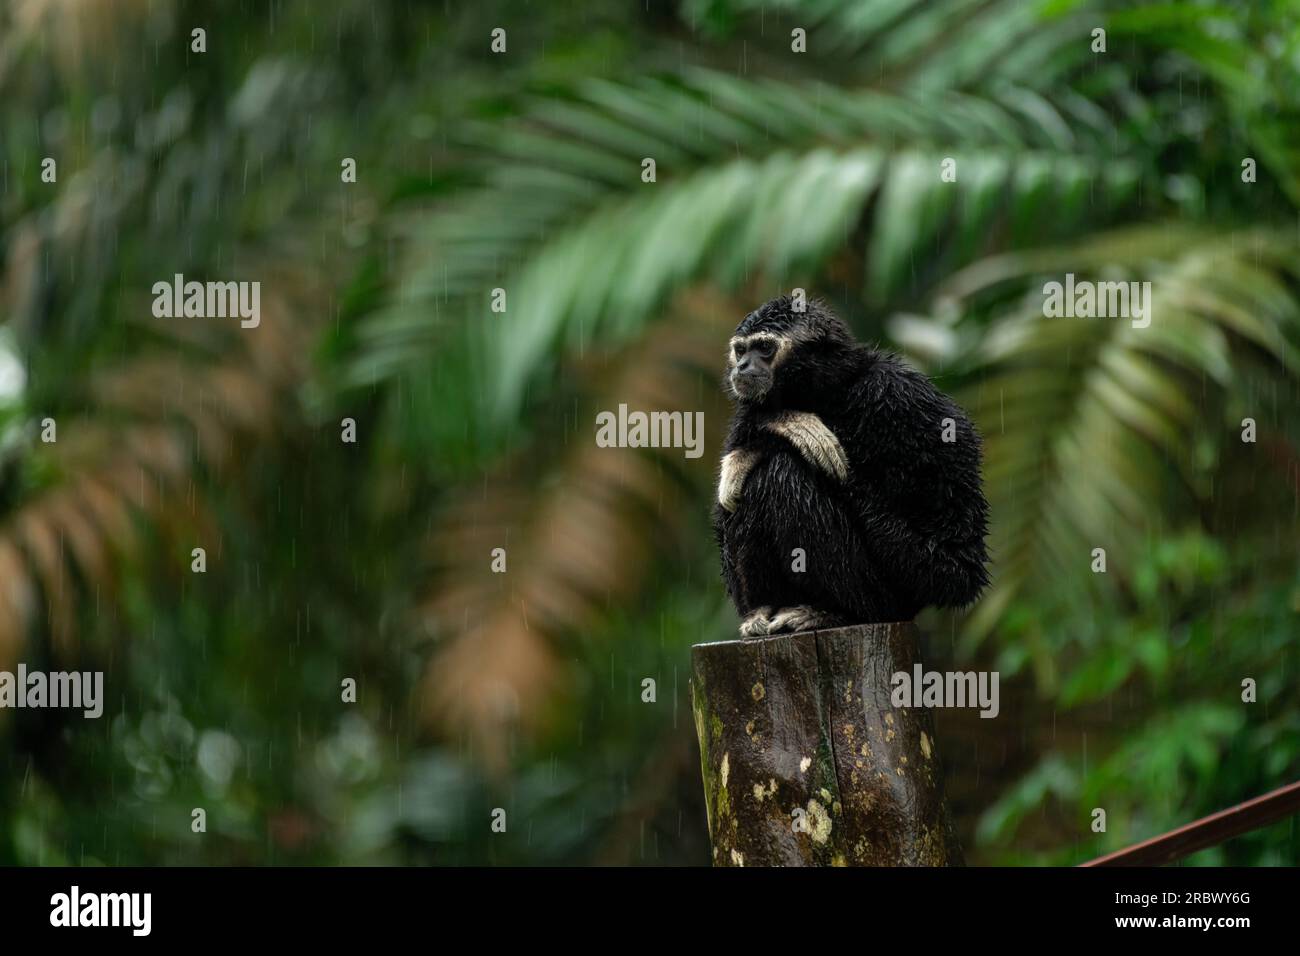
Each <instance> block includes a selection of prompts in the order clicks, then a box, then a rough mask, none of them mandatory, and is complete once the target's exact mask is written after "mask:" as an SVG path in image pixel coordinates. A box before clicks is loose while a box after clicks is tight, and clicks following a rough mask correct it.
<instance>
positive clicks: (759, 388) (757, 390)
mask: <svg viewBox="0 0 1300 956" xmlns="http://www.w3.org/2000/svg"><path fill="white" fill-rule="evenodd" d="M771 387H772V377H771V376H770V375H764V374H763V373H762V372H738V371H733V372H732V373H731V390H732V391H733V392H735V393H736V397H737V398H744V399H755V398H762V397H763V396H764V395H766V394H767V390H768V389H769V388H771Z"/></svg>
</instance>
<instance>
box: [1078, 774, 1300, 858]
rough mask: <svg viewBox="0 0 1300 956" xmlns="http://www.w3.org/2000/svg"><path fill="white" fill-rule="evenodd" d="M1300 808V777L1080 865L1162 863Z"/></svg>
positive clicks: (1281, 818)
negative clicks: (1232, 805)
mask: <svg viewBox="0 0 1300 956" xmlns="http://www.w3.org/2000/svg"><path fill="white" fill-rule="evenodd" d="M1297 811H1300V780H1297V781H1296V782H1295V783H1292V784H1288V785H1287V786H1285V787H1279V788H1278V789H1277V790H1273V791H1270V792H1269V793H1266V794H1264V795H1263V796H1262V797H1255V798H1254V799H1253V800H1247V801H1246V802H1245V803H1239V804H1237V805H1236V806H1235V807H1228V809H1226V810H1220V811H1219V812H1218V813H1212V814H1210V815H1209V816H1208V817H1202V818H1201V819H1199V820H1196V821H1194V822H1192V823H1188V824H1186V825H1184V826H1181V827H1179V828H1178V829H1176V830H1170V831H1169V832H1168V833H1162V834H1161V835H1160V836H1156V837H1152V838H1151V839H1149V840H1143V841H1142V842H1141V843H1135V844H1134V845H1133V846H1130V847H1126V848H1124V849H1123V850H1116V851H1115V852H1114V853H1108V854H1106V855H1105V856H1099V857H1097V859H1095V860H1089V861H1088V862H1087V863H1081V864H1079V865H1080V866H1161V865H1163V864H1165V863H1173V862H1175V861H1176V860H1181V859H1182V858H1183V857H1185V856H1187V855H1188V854H1191V853H1195V852H1196V851H1197V850H1204V849H1207V848H1209V847H1212V846H1218V845H1219V844H1220V843H1222V842H1224V841H1225V840H1231V839H1232V838H1233V837H1235V836H1241V835H1242V834H1243V833H1249V832H1250V831H1251V830H1258V829H1259V828H1260V827H1264V826H1268V825H1269V824H1270V823H1276V822H1277V821H1278V820H1283V819H1285V818H1286V817H1289V816H1290V815H1291V814H1293V813H1296V812H1297Z"/></svg>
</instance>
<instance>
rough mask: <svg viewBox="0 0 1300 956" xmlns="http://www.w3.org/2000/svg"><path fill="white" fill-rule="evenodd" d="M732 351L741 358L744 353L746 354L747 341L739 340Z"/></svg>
mask: <svg viewBox="0 0 1300 956" xmlns="http://www.w3.org/2000/svg"><path fill="white" fill-rule="evenodd" d="M731 351H732V352H734V353H735V354H736V358H740V357H741V356H742V355H744V354H745V343H744V342H737V343H736V344H735V345H733V346H732V347H731Z"/></svg>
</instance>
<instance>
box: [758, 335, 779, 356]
mask: <svg viewBox="0 0 1300 956" xmlns="http://www.w3.org/2000/svg"><path fill="white" fill-rule="evenodd" d="M758 354H759V355H761V356H763V358H765V359H770V358H771V357H772V356H773V355H775V354H776V343H775V342H773V341H772V340H771V339H764V340H763V341H761V342H759V343H758Z"/></svg>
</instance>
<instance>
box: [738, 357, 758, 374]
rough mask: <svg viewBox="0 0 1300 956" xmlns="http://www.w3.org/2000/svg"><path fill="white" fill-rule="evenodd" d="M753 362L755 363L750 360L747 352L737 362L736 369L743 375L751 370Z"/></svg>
mask: <svg viewBox="0 0 1300 956" xmlns="http://www.w3.org/2000/svg"><path fill="white" fill-rule="evenodd" d="M753 364H754V363H753V362H752V361H750V358H749V353H748V352H746V353H745V354H744V355H743V356H741V359H740V361H739V362H737V363H736V371H737V372H740V373H741V374H742V375H743V374H745V373H746V372H748V371H749V370H750V368H751V367H752V366H753Z"/></svg>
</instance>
